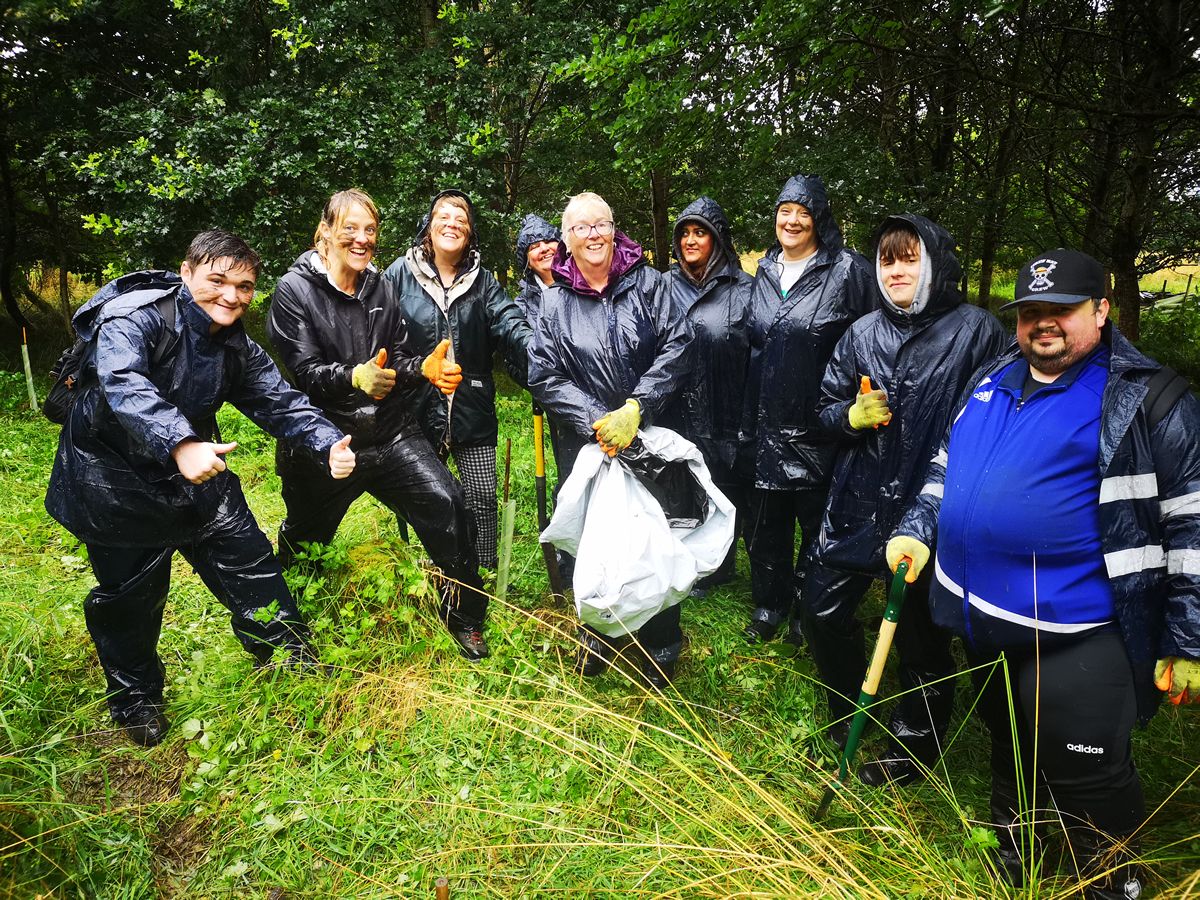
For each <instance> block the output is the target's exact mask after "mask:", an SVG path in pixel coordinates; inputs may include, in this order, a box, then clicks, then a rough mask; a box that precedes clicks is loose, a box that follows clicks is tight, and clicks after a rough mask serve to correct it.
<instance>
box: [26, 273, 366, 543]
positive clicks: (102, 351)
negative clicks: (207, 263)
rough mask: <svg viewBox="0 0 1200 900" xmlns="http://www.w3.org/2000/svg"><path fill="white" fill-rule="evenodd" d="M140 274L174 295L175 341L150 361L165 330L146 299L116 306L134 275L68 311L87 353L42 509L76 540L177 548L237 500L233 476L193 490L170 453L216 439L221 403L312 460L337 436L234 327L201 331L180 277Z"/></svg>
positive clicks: (198, 312) (142, 285)
mask: <svg viewBox="0 0 1200 900" xmlns="http://www.w3.org/2000/svg"><path fill="white" fill-rule="evenodd" d="M138 274H139V275H142V276H148V277H147V278H144V279H142V281H141V282H139V284H138V285H137V287H138V289H142V290H145V289H148V288H150V287H155V286H157V287H161V289H162V291H163V293H167V292H174V294H175V298H176V301H175V302H176V316H175V324H174V327H173V329H172V330H173V332H174V335H173V338H169V344H168V346H167V349H166V351H165V352H164V353H163V354H162V357H161V359H160V361H159V362H158V363H156V364H155V363H152V358H153V356H154V349H155V347H156V346H158V345H159V344H160V342H162V341H163V339H164V336H165V334H164V333H165V330H166V329H167V328H168V325H167V322H166V320H164V318H163V316H162V314H161V313H160V312H159V311H158V309H157V308H156V307H155V306H154V305H153V304H150V305H146V306H142V307H140V308H137V309H134V310H125V309H123V308H122V306H121V303H120V301H119V295H120V294H121V293H123V292H124V290H125V289H126V288H127V287H128V283H127V282H126V279H129V278H131V277H133V276H126V277H125V279H118V280H117V281H115V282H112V283H110V284H109V285H106V286H105V288H103V289H102V290H101V291H100V292H99V293H98V294H97V295H96V297H94V298H93V299H92V300H91V301H89V302H88V303H87V304H85V305H84V306H83V307H81V308H80V310H79V311H78V312H77V313H76V315H75V319H74V325H75V329H76V332H77V333H78V334H79V336H80V337H81V338H83V339H84V340H92V339H94V340H95V341H96V349H95V352H94V353H93V354H91V356H90V358H89V359H88V360H87V361H86V362H85V363H84V366H83V369H82V370H81V373H80V383H81V384H82V385H83V386H82V387H81V388H79V396H78V397H77V398H76V400H75V402H74V404H73V405H72V406H71V410H70V414H69V415H68V418H67V421H66V423H65V424H64V425H63V428H62V433H61V434H60V435H59V443H58V454H57V455H56V456H55V459H54V467H53V469H52V470H51V473H50V485H49V488H48V490H47V493H46V510H47V511H48V512H49V513H50V515H51V516H52V517H53V518H54V519H55V520H56V521H58V522H60V523H61V524H62V525H63V526H64V527H65V528H66V529H67V530H68V531H70V532H71V533H72V534H73V535H75V536H76V537H77V538H79V539H80V540H81V541H84V542H85V543H96V544H102V545H105V546H109V547H124V548H153V547H172V546H182V545H185V544H191V543H195V542H197V541H201V540H203V539H204V538H205V537H207V536H208V535H210V534H214V533H217V532H219V531H220V530H221V529H222V528H224V527H225V526H226V525H228V523H229V520H230V518H231V517H233V516H235V515H237V514H238V513H239V511H240V510H241V508H242V507H244V505H245V500H244V498H243V497H242V491H241V486H240V484H239V482H238V478H237V476H236V475H235V474H234V473H233V472H232V471H230V470H228V469H226V470H225V471H223V472H221V473H219V474H218V475H217V476H216V477H215V478H212V479H210V480H209V481H206V482H204V483H203V484H191V483H190V482H188V481H187V480H186V479H184V477H183V476H182V475H181V474H180V473H179V469H178V467H177V466H176V465H175V461H174V460H173V459H172V458H171V451H172V450H174V449H175V447H176V445H178V444H179V443H180V442H181V441H183V440H185V439H187V438H196V439H199V440H205V441H208V440H215V439H216V413H217V410H218V409H220V408H221V406H222V404H224V403H225V402H229V403H231V404H233V406H235V407H236V408H237V409H238V410H240V411H241V412H242V413H244V414H245V415H246V416H247V417H248V418H249V419H251V421H253V422H254V423H255V424H257V425H258V426H260V427H261V428H262V429H264V430H265V431H267V432H268V433H270V434H272V435H274V436H275V437H277V438H279V439H280V440H281V441H283V442H285V443H288V444H290V445H292V446H294V447H297V448H300V449H302V450H304V451H305V452H306V453H308V454H309V455H311V456H314V457H317V458H322V457H325V456H327V455H328V451H329V448H330V447H331V446H333V444H334V443H336V442H337V441H338V440H340V439H341V437H342V433H341V432H340V431H339V430H338V429H337V428H336V427H334V425H333V424H331V423H330V422H329V421H328V420H327V419H326V418H325V417H324V416H322V415H321V413H320V411H319V410H317V409H316V408H315V407H314V406H313V405H312V404H311V403H310V402H309V401H308V398H307V397H305V396H304V395H303V394H301V393H300V392H299V391H296V390H294V389H293V388H291V387H290V386H289V385H288V383H287V382H286V381H284V379H283V376H282V375H280V373H279V370H278V369H277V368H276V367H275V363H274V362H272V361H271V358H270V357H269V356H268V355H267V353H266V351H264V350H263V349H262V348H261V347H259V346H258V344H256V343H254V342H253V341H252V340H250V339H249V338H248V337H247V336H246V331H245V329H244V328H243V327H242V323H241V322H237V323H235V324H233V325H230V326H227V327H225V328H222V329H220V330H219V331H218V332H217V333H216V334H209V327H210V326H211V325H212V319H211V318H210V317H209V315H208V313H206V312H205V311H204V310H203V309H201V308H200V307H199V306H197V305H196V303H195V302H194V301H193V300H192V296H191V293H190V292H189V291H188V289H187V287H186V285H184V284H183V282H182V280H181V279H180V278H179V276H178V275H176V274H174V273H172V272H149V273H138ZM149 276H153V277H149ZM114 298H117V299H115V300H114Z"/></svg>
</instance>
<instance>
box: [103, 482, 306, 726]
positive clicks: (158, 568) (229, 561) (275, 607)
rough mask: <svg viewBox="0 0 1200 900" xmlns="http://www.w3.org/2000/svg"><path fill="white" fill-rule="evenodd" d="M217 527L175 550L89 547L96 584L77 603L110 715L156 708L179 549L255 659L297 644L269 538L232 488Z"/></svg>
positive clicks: (293, 615) (301, 634)
mask: <svg viewBox="0 0 1200 900" xmlns="http://www.w3.org/2000/svg"><path fill="white" fill-rule="evenodd" d="M236 499H237V501H238V502H236V503H233V502H230V503H229V504H228V506H227V507H226V508H225V509H224V510H223V513H224V514H225V516H226V517H225V518H224V520H223V522H222V524H221V527H220V528H218V529H215V530H210V532H209V533H208V534H207V536H206V537H204V538H202V539H200V540H197V541H196V542H195V543H192V544H186V545H183V546H180V547H160V548H149V549H146V548H134V549H130V548H124V547H108V546H104V545H101V544H90V543H89V544H88V545H87V548H88V559H89V561H90V562H91V565H92V571H93V572H94V573H95V575H96V581H97V582H98V584H97V586H96V587H95V588H93V589H92V591H91V592H90V593H89V594H88V596H87V599H85V600H84V603H83V611H84V618H85V620H86V622H87V628H88V632H89V633H90V634H91V636H92V640H93V641H94V642H95V644H96V653H97V655H98V656H99V657H100V666H101V668H103V670H104V677H105V680H106V682H107V684H108V705H109V709H110V711H111V712H112V716H113V719H115V720H116V721H117V723H118V724H125V722H126V720H127V719H128V718H129V716H130V715H132V714H134V713H136V712H137V711H138V708H139V707H141V706H143V705H160V704H161V703H162V699H163V679H164V674H165V670H164V667H163V664H162V660H161V659H159V656H158V637H159V633H160V632H161V631H162V620H163V608H164V606H165V605H166V602H167V589H168V587H169V586H170V581H171V557H172V556H173V555H174V553H175V551H176V550H178V551H179V552H180V553H182V554H183V556H184V558H185V559H186V560H187V561H188V562H189V563H191V565H192V568H193V569H195V570H196V574H197V575H199V576H200V578H201V580H203V582H204V584H205V585H206V586H207V587H208V589H209V590H210V591H212V592H213V595H214V596H215V597H216V598H217V599H218V600H220V601H221V603H223V604H224V605H225V608H226V609H228V610H229V614H230V621H231V623H232V625H233V631H234V634H236V635H237V637H238V640H240V641H241V642H242V646H243V647H245V648H246V650H247V651H248V652H249V653H251V654H252V655H253V656H254V657H255V659H257V660H259V661H260V662H265V661H266V660H268V659H270V658H271V654H272V653H273V652H274V650H275V649H276V648H277V647H283V648H291V649H299V648H300V647H301V646H303V644H304V643H305V642H306V640H307V638H308V629H307V628H306V627H305V625H304V623H303V621H302V620H301V617H300V611H299V610H298V609H297V608H296V604H295V602H294V601H293V600H292V595H291V593H289V591H288V588H287V585H286V584H285V583H284V580H283V574H282V572H281V571H280V568H279V563H278V561H277V560H276V559H275V554H274V552H273V551H272V549H271V542H270V541H268V540H267V538H266V535H264V534H263V533H262V531H261V530H260V529H259V527H258V524H257V523H256V522H255V521H254V516H253V515H251V513H250V510H249V508H248V507H247V506H246V502H245V500H244V499H243V498H242V497H241V494H240V492H238V494H237V497H236Z"/></svg>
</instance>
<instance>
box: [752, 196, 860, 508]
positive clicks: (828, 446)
mask: <svg viewBox="0 0 1200 900" xmlns="http://www.w3.org/2000/svg"><path fill="white" fill-rule="evenodd" d="M783 203H799V204H801V205H803V206H804V207H805V208H806V209H807V210H808V211H809V213H810V214H811V215H812V217H813V224H814V226H815V228H816V230H817V236H818V239H819V242H820V245H819V248H818V250H817V252H816V255H815V256H814V258H813V259H812V261H811V262H810V263H809V265H808V268H807V269H806V270H805V272H804V274H803V275H802V276H801V277H800V280H799V281H797V282H796V283H795V284H794V285H792V289H791V290H790V291H788V295H787V297H786V298H785V297H784V296H783V291H782V290H781V288H780V283H779V273H780V266H779V264H778V263H777V262H776V261H777V259H778V257H779V254H780V252H781V250H782V248H781V247H780V246H779V243H778V242H776V243H775V244H774V245H773V246H772V247H771V249H770V250H768V251H767V255H766V256H765V257H763V258H762V259H761V260H760V261H759V264H758V273H757V274H756V275H755V277H754V292H753V299H752V306H751V313H750V373H749V378H748V380H747V385H746V407H745V411H744V415H743V419H742V428H741V433H742V437H743V439H745V440H747V441H753V442H754V446H755V451H754V454H755V459H754V486H755V487H759V488H767V489H772V490H799V489H803V488H824V487H825V486H826V485H827V484H828V482H829V477H830V473H831V471H832V469H833V457H834V454H835V453H836V450H837V448H836V445H835V444H834V442H833V441H832V440H830V438H829V437H828V436H827V435H826V434H825V433H824V431H823V429H822V427H821V422H820V419H819V418H818V417H817V403H818V401H819V400H820V399H821V379H822V378H823V377H824V375H825V367H826V365H827V364H828V363H829V358H830V357H831V356H832V355H833V348H834V347H835V346H837V342H838V341H839V340H840V339H841V337H842V334H843V333H844V332H845V331H846V329H847V328H848V327H849V326H850V323H851V322H853V321H854V320H855V319H858V318H859V317H861V316H864V315H866V314H867V313H868V312H870V311H871V310H872V309H874V308H875V287H874V281H875V278H874V275H873V274H872V272H871V267H870V266H869V265H868V263H867V261H866V260H865V259H863V258H862V256H860V255H859V254H857V253H854V252H853V251H851V250H847V249H846V248H845V246H844V245H843V242H842V232H841V229H839V228H838V226H837V223H836V222H835V221H834V219H833V213H832V212H831V210H830V208H829V200H828V198H827V197H826V195H825V186H824V184H822V182H821V179H820V178H819V177H817V176H816V175H796V176H795V177H793V178H791V179H789V180H788V182H787V184H786V185H784V188H783V191H782V192H781V193H780V194H779V197H778V198H777V199H776V201H775V208H776V209H778V208H779V206H780V204H783Z"/></svg>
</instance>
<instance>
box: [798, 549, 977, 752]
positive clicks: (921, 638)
mask: <svg viewBox="0 0 1200 900" xmlns="http://www.w3.org/2000/svg"><path fill="white" fill-rule="evenodd" d="M932 573H933V567H932V566H926V567H925V571H924V572H922V573H921V577H920V578H918V579H917V580H916V582H915V583H914V584H911V585H909V586H908V591H907V593H906V594H905V598H904V607H903V609H902V610H901V613H900V621H899V623H898V624H897V626H896V637H895V647H896V655H897V657H898V658H899V659H898V662H899V665H898V667H897V674H898V676H899V680H900V689H901V691H902V692H903V693H902V696H901V697H900V699H899V700H898V701H897V702H896V707H895V709H894V710H893V712H892V717H891V722H890V724H889V725H888V731H889V732H891V735H892V737H893V738H894V741H895V743H896V744H898V745H899V748H903V750H905V751H906V752H907V753H908V754H909V755H911V756H912V757H913V758H914V759H916V760H917V761H918V762H921V763H923V764H925V765H927V766H929V765H932V764H933V763H934V761H935V760H936V759H937V758H938V756H939V755H940V754H941V742H942V739H943V738H944V737H945V735H946V728H947V727H948V726H949V724H950V714H951V712H952V711H953V709H954V678H953V676H954V673H955V671H956V667H955V665H954V657H953V656H952V655H951V653H950V640H951V638H950V634H949V633H948V632H945V631H942V630H941V629H940V628H938V627H937V626H935V625H934V624H933V620H932V619H931V618H930V616H929V585H930V579H931V577H932ZM871 581H872V579H871V578H870V576H867V575H851V574H847V573H844V572H838V571H836V570H834V569H828V568H825V567H824V566H820V565H816V564H815V563H814V564H812V565H810V566H809V570H808V575H807V578H806V581H805V592H804V597H803V621H804V632H805V634H806V635H807V637H808V644H809V652H810V653H811V654H812V658H813V661H814V662H815V663H816V664H817V673H818V674H819V676H820V678H821V682H822V683H823V684H824V685H825V687H826V693H827V697H828V700H829V715H830V718H831V719H833V720H836V719H843V718H845V717H847V716H849V715H851V714H852V713H853V712H854V705H855V700H856V699H857V698H858V694H859V691H860V689H861V688H862V681H863V674H864V673H865V672H866V667H867V660H866V652H865V650H864V640H863V627H862V623H861V622H860V621H859V618H858V615H857V610H858V606H859V604H860V603H861V602H862V598H863V595H864V594H865V593H866V592H867V588H869V587H870V585H871ZM899 748H896V749H899Z"/></svg>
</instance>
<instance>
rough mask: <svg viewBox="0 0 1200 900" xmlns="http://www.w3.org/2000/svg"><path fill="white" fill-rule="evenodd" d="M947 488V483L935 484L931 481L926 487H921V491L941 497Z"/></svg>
mask: <svg viewBox="0 0 1200 900" xmlns="http://www.w3.org/2000/svg"><path fill="white" fill-rule="evenodd" d="M945 489H946V486H945V485H942V484H934V483H933V482H932V481H931V482H929V483H928V484H926V485H925V487H923V488H921V493H922V494H929V495H930V496H931V497H941V496H943V492H944V491H945Z"/></svg>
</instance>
